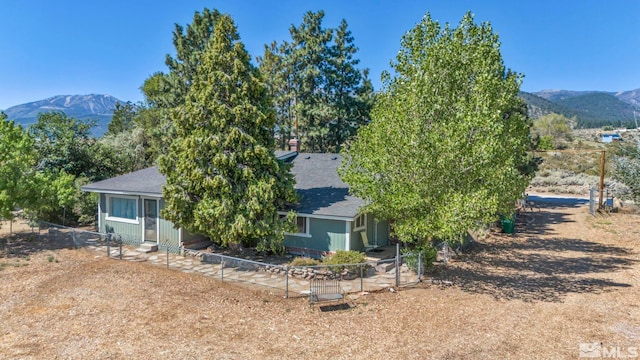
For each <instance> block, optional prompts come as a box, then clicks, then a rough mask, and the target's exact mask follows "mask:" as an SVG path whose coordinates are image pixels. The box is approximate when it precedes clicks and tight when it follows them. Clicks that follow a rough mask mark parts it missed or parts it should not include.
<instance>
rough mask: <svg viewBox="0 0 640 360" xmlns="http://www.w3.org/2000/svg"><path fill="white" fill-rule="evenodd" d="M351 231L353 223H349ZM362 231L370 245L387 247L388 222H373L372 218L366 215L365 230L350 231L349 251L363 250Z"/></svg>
mask: <svg viewBox="0 0 640 360" xmlns="http://www.w3.org/2000/svg"><path fill="white" fill-rule="evenodd" d="M351 229H353V222H352V223H351ZM363 231H366V233H367V238H368V239H369V243H370V244H377V245H378V246H387V245H389V222H388V221H386V220H383V221H375V219H374V217H373V216H371V215H367V225H366V228H365V230H362V229H359V230H357V231H353V230H352V231H351V250H357V251H362V250H363V248H364V243H363V242H362V235H361V233H362V232H363Z"/></svg>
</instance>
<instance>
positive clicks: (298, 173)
mask: <svg viewBox="0 0 640 360" xmlns="http://www.w3.org/2000/svg"><path fill="white" fill-rule="evenodd" d="M341 161H342V157H341V156H340V155H338V154H311V153H300V154H298V156H297V157H296V158H295V159H294V160H293V168H292V169H291V172H292V173H293V175H294V176H295V179H296V185H295V188H296V190H297V191H298V194H299V195H300V203H299V204H298V206H297V207H295V210H296V211H297V212H299V213H304V214H313V215H324V216H338V217H347V218H353V217H354V216H356V215H357V214H358V209H359V208H360V206H362V204H363V201H362V199H359V198H356V197H354V196H351V195H349V185H347V184H345V183H344V182H343V181H342V180H340V177H339V176H338V172H337V170H338V167H339V166H340V163H341Z"/></svg>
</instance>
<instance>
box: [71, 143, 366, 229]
mask: <svg viewBox="0 0 640 360" xmlns="http://www.w3.org/2000/svg"><path fill="white" fill-rule="evenodd" d="M276 155H277V156H278V158H284V157H286V158H287V160H289V159H290V157H291V152H285V153H282V154H280V153H276ZM283 155H286V156H283ZM341 161H342V157H341V156H340V155H338V154H311V153H300V154H298V156H297V157H296V158H295V159H294V160H293V168H292V170H291V172H292V173H293V175H294V176H295V179H296V185H295V189H296V190H297V192H298V194H299V195H300V202H299V204H298V205H297V206H296V207H295V208H294V210H296V211H297V212H299V213H303V214H311V215H321V216H329V217H346V218H353V217H354V216H356V215H357V214H358V209H359V208H360V206H362V204H363V201H362V200H361V199H359V198H356V197H353V196H351V195H349V186H348V185H347V184H345V183H344V182H342V180H340V177H339V176H338V172H337V170H338V167H339V166H340V162H341ZM165 183H166V178H165V176H164V175H162V174H160V172H159V171H158V168H157V167H155V166H154V167H150V168H147V169H144V170H139V171H135V172H132V173H129V174H125V175H121V176H117V177H114V178H111V179H107V180H103V181H98V182H96V183H93V184H89V185H85V186H83V187H82V190H84V191H89V192H98V193H108V194H123V195H146V196H155V197H161V196H162V186H163V185H164V184H165Z"/></svg>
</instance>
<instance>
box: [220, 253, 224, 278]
mask: <svg viewBox="0 0 640 360" xmlns="http://www.w3.org/2000/svg"><path fill="white" fill-rule="evenodd" d="M220 280H222V281H224V258H222V259H220Z"/></svg>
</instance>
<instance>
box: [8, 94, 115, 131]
mask: <svg viewBox="0 0 640 360" xmlns="http://www.w3.org/2000/svg"><path fill="white" fill-rule="evenodd" d="M118 102H119V103H124V102H123V101H121V100H118V99H116V98H115V97H113V96H110V95H96V94H91V95H57V96H53V97H50V98H48V99H44V100H39V101H34V102H30V103H26V104H21V105H16V106H12V107H10V108H8V109H6V110H5V111H4V112H5V113H6V114H7V116H8V117H9V119H11V120H15V121H16V122H17V123H20V124H22V125H23V126H28V125H30V124H33V123H35V122H36V121H37V120H38V114H39V113H43V112H50V111H62V112H64V113H65V114H66V115H67V116H69V117H73V118H76V119H93V120H96V128H95V129H94V131H93V132H94V135H96V136H100V135H102V134H104V132H105V131H106V129H107V126H108V125H109V122H110V121H111V117H112V116H113V110H114V109H115V108H116V103H118Z"/></svg>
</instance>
